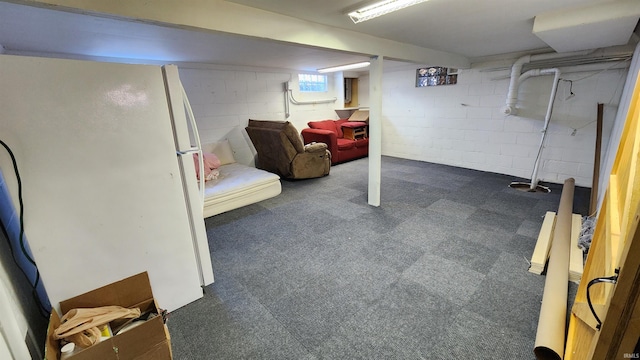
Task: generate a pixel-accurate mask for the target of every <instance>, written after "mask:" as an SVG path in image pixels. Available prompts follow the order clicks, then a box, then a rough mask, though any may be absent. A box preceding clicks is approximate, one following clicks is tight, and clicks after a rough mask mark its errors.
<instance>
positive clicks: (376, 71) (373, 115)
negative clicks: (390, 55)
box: [369, 56, 384, 206]
mask: <svg viewBox="0 0 640 360" xmlns="http://www.w3.org/2000/svg"><path fill="white" fill-rule="evenodd" d="M383 61H384V60H383V57H382V56H375V57H372V58H371V65H369V205H373V206H380V178H381V173H382V170H381V166H382V63H383Z"/></svg>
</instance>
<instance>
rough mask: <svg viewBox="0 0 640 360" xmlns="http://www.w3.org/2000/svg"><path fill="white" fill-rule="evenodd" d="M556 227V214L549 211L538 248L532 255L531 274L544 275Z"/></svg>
mask: <svg viewBox="0 0 640 360" xmlns="http://www.w3.org/2000/svg"><path fill="white" fill-rule="evenodd" d="M555 225H556V213H555V212H553V211H547V213H546V214H545V216H544V220H543V221H542V227H541V228H540V233H539V234H538V241H537V242H536V247H535V249H534V250H533V255H531V265H530V266H529V272H532V273H534V274H538V275H540V274H542V272H543V271H544V266H545V264H546V263H547V260H548V259H549V249H551V239H552V238H553V229H554V227H555Z"/></svg>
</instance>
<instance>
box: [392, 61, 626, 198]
mask: <svg viewBox="0 0 640 360" xmlns="http://www.w3.org/2000/svg"><path fill="white" fill-rule="evenodd" d="M418 67H419V66H407V67H406V68H404V67H403V68H396V69H393V70H390V71H385V73H384V76H383V84H382V88H383V104H382V109H383V110H382V112H383V117H382V132H383V139H382V153H383V154H384V155H389V156H396V157H401V158H408V159H415V160H422V161H428V162H434V163H441V164H447V165H453V166H460V167H465V168H471V169H477V170H483V171H490V172H496V173H501V174H507V175H513V176H515V177H521V178H525V179H530V178H531V176H532V172H533V167H534V163H535V159H536V156H537V154H538V149H539V144H540V140H541V136H542V133H541V130H542V128H543V124H544V118H545V114H546V111H547V105H548V102H549V97H550V93H551V86H552V82H553V76H541V77H535V78H529V79H528V80H526V81H524V82H523V83H522V84H521V86H520V89H519V95H518V103H517V107H518V109H519V112H518V115H517V116H505V115H504V114H503V113H502V112H501V108H502V107H503V106H504V105H505V102H506V97H507V92H508V88H509V75H510V69H504V70H498V71H488V70H487V69H482V68H471V69H466V70H460V73H459V75H458V84H456V85H443V86H434V87H421V88H417V87H415V76H416V69H417V68H418ZM561 70H562V71H563V74H562V76H561V78H562V79H565V80H573V83H571V82H569V81H560V83H559V86H558V93H557V96H556V101H555V105H554V108H553V115H552V118H551V123H550V126H549V130H548V133H547V139H546V142H545V147H544V149H543V152H542V155H541V159H542V161H541V164H540V168H539V172H538V179H539V180H540V181H546V182H552V183H563V182H564V180H565V179H566V178H569V177H573V178H575V180H576V185H579V186H586V187H590V186H591V181H592V174H593V162H594V151H595V139H596V115H597V104H598V103H604V104H605V113H604V131H603V144H602V149H606V147H607V141H608V137H609V134H610V132H611V128H612V125H613V121H614V119H615V114H616V110H617V105H618V102H619V99H620V95H621V92H622V88H623V86H624V81H625V77H626V72H627V71H626V70H625V69H617V70H607V71H602V72H597V71H592V72H574V71H573V70H577V69H575V68H574V69H572V68H564V69H561ZM571 91H572V92H573V93H574V94H575V95H574V96H572V97H571V98H568V97H569V95H570V93H571ZM567 98H568V99H567Z"/></svg>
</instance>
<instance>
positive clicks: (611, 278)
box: [587, 269, 620, 330]
mask: <svg viewBox="0 0 640 360" xmlns="http://www.w3.org/2000/svg"><path fill="white" fill-rule="evenodd" d="M619 272H620V270H619V269H616V274H615V275H613V276H609V277H599V278H595V279H593V280H591V281H589V284H588V285H587V304H589V309H591V313H592V314H593V317H594V318H596V321H597V322H598V325H597V326H596V329H597V330H600V328H601V327H602V321H601V320H600V318H599V317H598V314H596V311H595V309H594V308H593V304H592V303H591V294H590V292H589V289H590V288H591V286H592V285H595V284H599V283H609V284H615V283H617V282H618V274H619Z"/></svg>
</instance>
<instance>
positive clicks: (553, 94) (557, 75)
mask: <svg viewBox="0 0 640 360" xmlns="http://www.w3.org/2000/svg"><path fill="white" fill-rule="evenodd" d="M531 71H533V72H534V73H533V74H532V75H531V76H539V75H551V74H555V76H554V77H553V85H552V87H551V95H550V96H549V105H548V106H547V114H546V115H545V117H544V126H543V127H542V138H541V139H540V147H539V148H538V155H537V156H536V162H535V164H534V165H533V174H532V175H531V187H530V189H531V190H535V188H536V186H537V185H538V168H539V167H540V159H541V158H542V150H543V149H544V141H545V139H546V138H547V130H548V129H549V122H550V121H551V113H552V112H553V104H554V102H555V99H556V93H557V92H558V82H559V80H560V70H558V69H555V68H554V69H542V70H531ZM528 72H529V71H527V73H528ZM525 74H526V73H525ZM523 75H524V74H523Z"/></svg>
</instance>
